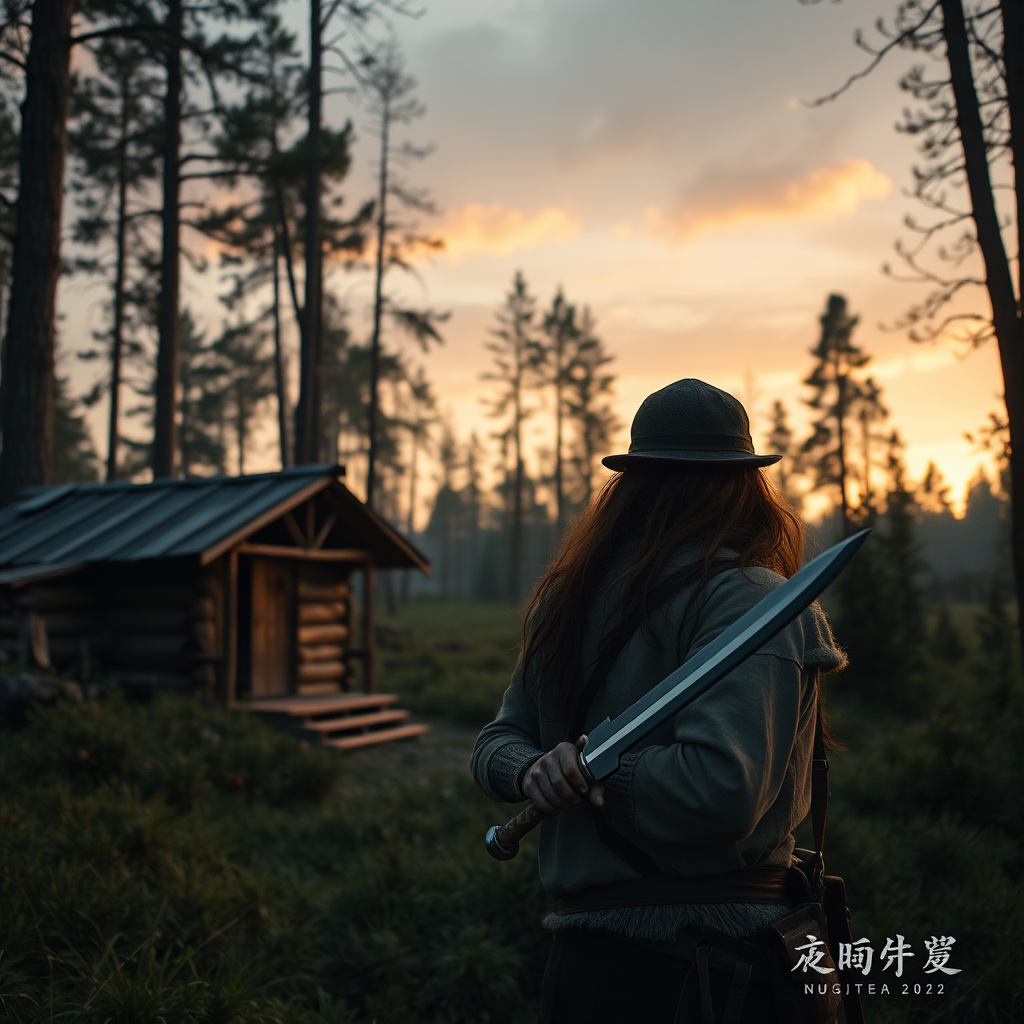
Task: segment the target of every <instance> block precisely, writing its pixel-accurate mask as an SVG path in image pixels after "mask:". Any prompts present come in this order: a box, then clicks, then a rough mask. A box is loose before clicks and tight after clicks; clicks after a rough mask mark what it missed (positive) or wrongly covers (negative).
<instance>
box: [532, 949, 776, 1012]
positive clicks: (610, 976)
mask: <svg viewBox="0 0 1024 1024" xmlns="http://www.w3.org/2000/svg"><path fill="white" fill-rule="evenodd" d="M706 976H707V979H708V981H709V982H710V1003H711V1009H712V1011H713V1014H714V1017H713V1019H714V1021H715V1022H720V1021H722V1019H723V1013H724V1010H725V1008H726V1006H727V1004H728V999H729V991H730V987H731V985H732V978H731V977H730V976H729V975H727V974H724V973H721V972H718V971H710V972H708V974H707V975H706ZM705 995H707V993H706V994H705ZM706 1003H707V999H706V998H705V1004H706ZM701 1017H702V1014H701V992H700V984H699V979H698V977H697V971H696V968H695V966H694V964H693V963H692V962H690V961H688V960H685V959H682V958H680V957H678V956H673V955H671V954H669V953H662V952H660V951H658V950H653V949H649V948H648V947H646V946H641V945H638V944H636V943H633V942H628V941H627V940H625V939H620V938H618V937H617V936H614V935H609V934H606V933H603V932H590V931H583V930H571V931H561V932H556V933H555V941H554V945H553V946H552V949H551V955H550V956H549V958H548V964H547V968H546V970H545V971H544V981H543V983H542V985H541V999H540V1016H539V1018H538V1024H703V1022H702V1020H701ZM705 1019H706V1018H705ZM737 1024H779V1021H778V1017H777V1016H776V1014H775V1009H774V1006H773V1000H772V997H771V992H770V990H769V988H768V987H767V986H766V985H764V984H757V983H755V982H752V983H751V984H750V985H749V987H748V989H747V992H746V998H745V999H744V1001H743V1009H742V1012H741V1015H740V1017H739V1019H738V1022H737Z"/></svg>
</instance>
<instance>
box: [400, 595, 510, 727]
mask: <svg viewBox="0 0 1024 1024" xmlns="http://www.w3.org/2000/svg"><path fill="white" fill-rule="evenodd" d="M520 628H521V617H520V613H519V611H517V610H516V609H512V608H508V607H504V606H500V605H486V604H480V603H476V602H470V601H444V602H431V601H423V602H417V603H415V604H412V605H407V606H406V607H405V608H403V609H402V613H401V619H400V621H399V622H389V623H385V624H384V625H383V626H382V628H381V632H380V639H381V662H382V672H383V676H384V680H385V683H384V685H385V686H386V687H387V689H388V690H389V691H390V692H392V693H398V694H400V695H401V697H402V705H403V707H408V708H410V709H412V710H414V711H418V712H420V713H421V714H434V715H442V716H443V717H445V718H447V719H449V720H451V721H453V722H459V723H462V724H464V725H469V726H473V727H475V728H482V727H483V726H484V725H486V724H487V723H488V722H489V721H491V719H493V718H494V715H495V713H496V712H497V710H498V708H499V707H500V706H501V698H502V695H503V694H504V692H505V690H506V689H507V688H508V684H509V679H510V678H511V675H512V670H513V669H514V668H515V664H516V656H517V647H518V644H519V630H520Z"/></svg>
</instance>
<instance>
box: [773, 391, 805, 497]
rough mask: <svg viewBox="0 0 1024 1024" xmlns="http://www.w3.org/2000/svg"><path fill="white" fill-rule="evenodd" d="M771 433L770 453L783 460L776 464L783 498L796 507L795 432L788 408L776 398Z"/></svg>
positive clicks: (796, 455)
mask: <svg viewBox="0 0 1024 1024" xmlns="http://www.w3.org/2000/svg"><path fill="white" fill-rule="evenodd" d="M770 415H771V431H770V432H769V434H768V443H767V447H768V451H769V452H771V454H772V455H781V456H782V458H781V459H780V460H779V461H778V462H777V463H776V464H775V467H774V471H775V476H776V478H777V479H778V481H779V490H780V491H781V492H782V494H783V496H784V497H785V498H786V499H787V500H788V501H789V502H790V504H792V505H794V506H796V505H797V504H798V501H799V499H798V498H797V496H796V494H795V493H794V492H793V483H792V480H793V475H794V474H795V473H798V472H799V463H798V455H799V453H798V452H797V451H796V446H795V445H794V443H793V431H792V430H791V429H790V426H789V412H788V410H787V409H786V406H785V405H784V404H783V403H782V402H781V401H780V400H779V399H778V398H776V399H775V401H774V402H773V403H772V411H771V414H770Z"/></svg>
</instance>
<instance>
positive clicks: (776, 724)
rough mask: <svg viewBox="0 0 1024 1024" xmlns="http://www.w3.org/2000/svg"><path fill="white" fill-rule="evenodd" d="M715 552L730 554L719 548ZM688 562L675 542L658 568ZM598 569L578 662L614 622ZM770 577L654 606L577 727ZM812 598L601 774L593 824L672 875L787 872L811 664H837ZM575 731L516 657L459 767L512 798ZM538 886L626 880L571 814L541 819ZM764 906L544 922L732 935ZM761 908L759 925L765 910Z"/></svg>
mask: <svg viewBox="0 0 1024 1024" xmlns="http://www.w3.org/2000/svg"><path fill="white" fill-rule="evenodd" d="M722 554H723V555H728V554H730V552H726V551H723V552H722ZM693 557H694V554H693V550H692V549H690V550H689V551H686V550H684V551H682V552H680V553H679V555H678V556H677V557H676V558H673V559H671V560H670V562H669V563H668V564H667V565H666V566H665V568H664V570H663V574H662V575H663V576H665V575H668V574H669V573H670V572H672V571H674V570H675V569H677V568H678V567H679V566H681V565H684V564H685V563H686V562H687V561H688V560H692V558H693ZM624 564H625V561H623V562H622V563H621V564H619V565H617V566H614V567H612V569H610V570H609V573H608V574H607V576H606V578H605V582H604V584H603V585H602V587H601V588H600V590H599V592H598V596H597V599H596V600H595V601H594V602H593V603H592V606H591V608H592V611H591V614H590V616H589V617H588V621H587V628H586V632H585V635H584V642H583V664H585V665H586V664H590V663H592V662H593V661H594V659H595V657H596V651H597V645H598V642H599V641H600V638H601V636H602V635H603V633H604V632H605V629H606V623H608V622H609V621H611V622H614V620H615V618H616V611H615V597H616V595H615V592H614V587H613V586H612V580H614V579H615V577H616V576H617V575H618V574H619V573H620V572H621V571H622V568H623V566H624ZM782 582H783V578H782V577H781V576H779V575H778V574H776V573H774V572H771V571H770V570H767V569H762V568H756V567H755V568H748V569H733V570H729V571H726V572H724V573H721V574H720V575H718V576H715V577H713V578H712V580H711V582H710V583H709V585H708V589H707V593H706V599H705V601H704V603H703V606H702V608H701V610H700V613H699V615H697V616H696V617H695V618H692V619H691V620H690V621H689V622H684V614H685V609H686V607H687V605H688V603H689V601H690V598H691V596H692V588H689V587H688V588H685V589H683V590H681V591H680V592H679V593H677V594H676V595H675V596H674V597H673V598H672V599H671V600H669V601H667V602H666V603H665V604H664V605H663V606H662V607H661V608H660V609H658V610H657V611H655V613H654V615H653V636H650V637H649V636H647V635H645V633H644V631H643V630H642V629H641V630H638V631H637V632H636V633H635V634H634V635H633V637H632V638H631V640H630V641H629V642H628V643H627V644H626V646H625V647H624V648H623V650H622V653H621V654H620V655H619V656H618V658H617V659H616V661H615V663H614V664H613V665H612V668H611V670H610V671H609V673H608V677H607V679H606V681H605V683H604V684H603V685H602V687H601V688H600V689H599V690H598V692H597V694H596V695H595V698H594V701H593V704H592V705H591V707H590V710H589V712H588V714H587V716H586V718H585V723H584V731H587V730H588V729H591V728H593V727H594V725H596V724H597V723H598V722H600V721H601V720H603V719H604V718H605V717H606V716H610V717H612V718H614V717H615V716H616V715H618V714H619V713H620V712H621V711H623V710H624V709H625V708H627V707H628V706H629V705H630V704H631V703H632V702H633V701H635V700H636V699H637V698H639V697H641V696H642V695H643V694H644V693H646V692H647V690H649V689H650V688H651V687H652V686H653V685H654V684H656V683H657V682H659V681H660V680H661V679H662V678H664V677H665V676H666V675H668V674H669V673H670V672H671V671H673V670H674V669H675V668H677V667H678V666H679V665H681V664H682V663H683V662H684V661H685V660H686V659H687V658H688V657H690V656H691V655H693V654H695V653H696V652H697V651H699V650H700V649H701V648H702V647H703V646H704V645H705V644H707V643H709V642H710V641H711V640H713V639H714V638H715V637H716V636H718V634H719V633H721V632H722V630H724V629H725V628H726V627H727V626H729V625H730V624H731V623H732V622H734V621H735V620H736V619H737V618H739V616H740V615H742V614H743V613H744V612H745V611H747V610H748V609H749V608H751V607H753V605H755V604H756V603H757V602H758V601H759V600H761V598H763V597H764V596H765V594H767V593H769V592H770V591H771V590H772V589H774V588H775V587H777V586H778V585H779V584H780V583H782ZM844 660H845V659H844V656H843V654H842V652H841V651H840V650H839V649H838V648H837V647H836V645H835V642H834V641H833V639H832V634H831V631H830V630H829V626H828V622H827V620H826V618H825V615H824V613H823V612H822V611H821V609H820V607H818V605H816V604H815V605H813V606H812V607H811V608H808V609H807V610H806V611H805V612H804V613H803V614H802V615H801V616H799V617H798V618H797V619H796V620H795V621H794V622H793V623H792V624H791V625H790V626H788V627H787V628H786V629H784V630H783V631H782V632H781V633H779V634H778V635H777V636H776V637H774V638H773V639H772V640H770V641H769V642H768V643H767V644H766V645H765V646H764V647H762V648H761V649H760V650H759V651H758V652H757V653H755V654H754V655H752V656H751V657H750V658H748V659H747V660H746V661H745V662H744V663H743V664H742V665H741V666H740V667H739V668H737V669H736V670H735V671H734V672H732V673H731V674H730V675H729V676H727V677H726V678H725V679H723V680H721V681H720V682H719V683H717V684H716V685H715V686H713V687H712V688H711V689H710V690H709V691H708V692H707V693H706V694H704V695H703V696H702V697H701V698H700V699H699V700H697V701H695V702H694V703H693V704H692V705H690V706H689V707H687V708H684V709H683V710H682V711H680V712H679V713H678V714H677V715H676V716H675V718H674V720H672V721H669V722H665V723H664V724H662V725H661V726H660V727H659V728H658V729H657V730H655V731H654V732H653V733H651V734H650V735H649V736H648V737H647V738H645V739H644V740H642V741H641V742H640V743H638V744H637V745H636V746H635V747H633V748H632V749H631V750H630V751H629V752H628V753H627V754H625V755H624V756H623V758H622V763H621V767H620V769H619V771H618V772H616V773H615V774H614V775H612V776H611V777H610V778H608V779H607V780H605V786H606V793H605V806H604V809H603V813H604V815H605V819H606V821H607V822H608V823H609V824H610V825H611V826H612V827H613V828H615V829H616V830H618V831H619V832H620V833H621V834H622V835H623V836H625V837H626V838H627V839H628V840H630V841H631V842H632V843H633V844H634V845H636V846H638V847H639V848H640V849H642V850H643V851H644V852H645V853H647V854H648V856H649V857H650V858H651V859H652V860H653V861H654V862H655V863H656V864H657V865H658V867H660V868H661V869H662V870H664V871H667V872H669V873H673V874H679V875H681V876H688V877H689V876H700V875H713V874H722V873H725V872H730V871H737V870H739V869H741V868H744V867H750V866H754V865H765V864H778V865H784V866H787V867H788V866H789V865H790V863H791V858H792V853H793V848H794V839H793V830H794V829H795V828H796V826H797V825H798V824H799V823H800V822H801V821H802V820H803V818H804V817H805V816H806V815H807V812H808V810H809V808H810V792H811V746H812V742H813V730H814V721H815V708H814V692H813V686H811V685H809V684H810V681H811V679H812V678H813V674H814V673H813V670H815V669H820V670H821V671H823V672H827V671H830V670H832V669H837V668H840V667H841V666H842V665H843V664H844ZM570 739H571V740H575V739H576V737H570V736H568V735H567V733H566V727H565V725H564V724H563V723H561V722H560V721H558V720H556V719H555V717H554V715H553V714H551V712H550V710H549V706H548V705H547V704H546V702H545V700H544V698H543V696H542V697H541V700H540V706H539V707H537V706H534V705H533V704H531V703H530V701H529V700H528V699H527V698H526V696H525V694H524V692H523V687H522V663H521V661H520V663H519V665H517V667H516V670H515V672H514V673H513V676H512V682H511V685H510V686H509V688H508V689H507V690H506V691H505V696H504V699H503V701H502V706H501V711H500V712H499V713H498V717H497V718H496V719H495V720H494V721H493V722H491V723H490V725H487V726H485V727H484V729H483V731H482V732H481V733H480V736H479V737H478V739H477V742H476V747H475V749H474V751H473V755H472V758H471V761H470V768H471V771H472V773H473V776H474V778H475V779H476V781H477V783H478V785H479V786H480V787H481V788H482V789H483V790H484V792H485V793H487V794H488V796H490V797H491V798H492V799H495V800H502V801H507V802H515V801H518V800H522V799H524V797H523V793H522V789H521V788H520V787H521V782H522V778H523V776H524V774H525V772H526V769H527V768H529V766H530V765H531V764H532V763H533V762H534V761H535V760H536V759H537V758H538V757H539V756H541V754H542V753H544V752H545V751H548V750H550V749H551V748H552V747H554V746H555V745H556V744H558V743H560V742H562V741H563V740H570ZM539 857H540V874H541V881H542V883H543V885H544V887H545V889H546V890H547V891H548V893H549V894H551V895H552V896H559V895H562V894H564V893H571V892H577V891H579V890H581V889H586V888H588V887H589V886H592V885H602V884H606V883H609V882H616V881H620V880H624V879H632V878H637V877H639V876H638V875H637V873H636V872H635V871H634V870H633V869H632V868H631V867H630V866H629V865H628V864H626V863H625V862H623V861H622V860H621V859H620V858H619V857H618V856H617V855H616V854H615V853H613V852H612V851H611V850H610V849H609V848H608V847H607V846H606V845H605V844H604V843H603V842H602V841H601V840H600V839H599V838H598V835H597V832H596V830H595V828H594V825H593V822H592V820H591V818H590V814H589V812H588V810H587V809H586V808H585V807H583V806H582V805H578V806H576V807H573V808H572V809H570V810H568V811H565V812H563V813H562V814H559V815H557V816H555V817H553V818H550V819H548V820H546V821H544V822H543V823H542V825H541V826H540V853H539ZM773 910H775V908H765V907H763V906H761V907H753V906H750V907H748V906H746V905H737V904H734V905H730V906H728V907H726V906H721V907H717V908H710V909H708V908H706V907H705V910H704V912H702V911H701V910H700V908H696V909H695V908H692V907H671V908H668V907H662V908H636V909H635V910H634V911H633V912H629V911H627V912H605V911H602V912H592V913H590V914H587V915H574V916H573V918H571V919H567V918H555V917H554V916H552V917H549V918H548V919H546V921H545V923H546V924H547V925H548V926H549V927H555V928H557V927H566V926H573V927H580V926H582V927H603V928H611V929H612V930H615V931H619V932H622V933H623V934H627V935H634V936H635V937H638V938H672V937H674V934H675V931H676V930H678V928H679V927H682V926H684V925H690V924H694V923H709V924H713V925H715V926H716V927H719V928H722V929H723V930H725V931H728V932H731V933H732V934H744V933H746V932H749V931H751V930H755V929H756V928H757V927H761V926H763V925H764V924H766V923H768V921H770V920H773V919H774V918H776V917H779V916H781V915H780V914H779V913H778V912H777V911H776V912H774V913H772V911H773ZM766 911H767V912H769V914H771V916H770V917H769V918H768V919H765V913H766Z"/></svg>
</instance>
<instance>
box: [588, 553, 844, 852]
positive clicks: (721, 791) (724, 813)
mask: <svg viewBox="0 0 1024 1024" xmlns="http://www.w3.org/2000/svg"><path fill="white" fill-rule="evenodd" d="M781 582H782V578H781V577H779V576H776V575H775V574H774V573H769V572H768V571H767V570H743V571H735V572H731V573H728V574H727V575H725V576H724V577H722V578H720V581H718V582H717V585H714V586H713V589H712V591H711V592H710V594H709V597H708V600H707V602H706V603H705V605H704V607H703V609H702V611H701V613H700V615H699V617H698V620H697V623H696V626H695V629H694V632H693V640H692V641H691V643H690V644H689V645H688V650H687V647H686V645H683V646H682V649H683V650H684V651H685V652H686V653H687V655H688V656H692V655H694V654H696V653H697V652H698V651H699V650H700V649H701V648H703V647H704V646H706V645H707V644H708V643H710V642H711V641H712V640H714V639H715V637H717V636H718V635H719V634H720V633H721V632H722V631H723V630H724V629H725V628H726V627H727V626H729V625H730V624H731V623H732V622H734V621H735V620H736V619H737V618H738V617H739V616H740V615H742V614H743V613H744V612H745V611H747V610H748V609H749V608H751V607H753V605H754V604H756V603H757V602H758V601H759V600H760V599H761V598H762V597H764V596H765V594H766V593H767V592H770V590H771V589H774V587H775V586H778V585H779V584H780V583H781ZM812 652H813V653H812ZM841 658H842V655H841V652H839V651H838V650H837V649H836V648H835V646H834V644H833V643H832V640H831V634H830V633H829V632H828V625H827V623H826V622H825V620H824V616H823V615H822V614H821V612H820V610H818V609H815V608H811V609H808V610H807V611H806V612H804V613H803V615H802V616H801V617H800V618H798V619H797V620H795V621H794V622H793V623H792V624H791V625H790V626H788V627H787V628H786V629H785V630H783V631H782V632H781V633H780V634H778V635H777V636H776V637H774V638H773V639H772V640H770V641H769V642H768V643H767V644H766V645H765V646H764V647H762V648H761V649H760V650H759V651H758V652H757V653H756V654H754V655H752V656H751V657H750V658H748V659H747V660H746V661H745V662H743V664H742V665H740V666H739V667H738V668H737V669H735V670H734V671H733V672H732V673H730V674H729V675H728V676H726V677H725V678H724V679H722V680H721V681H720V682H718V683H716V684H715V686H713V687H712V688H711V689H710V690H708V691H707V692H706V693H705V694H704V695H703V696H702V697H701V698H700V699H699V700H697V701H695V702H694V703H693V704H691V705H689V706H688V707H686V708H684V709H683V710H682V711H680V712H679V713H678V714H677V715H676V718H675V721H674V723H673V731H674V742H672V743H670V744H668V745H661V746H659V745H652V746H649V747H647V748H646V749H643V750H641V751H639V752H633V753H630V754H627V755H626V756H625V757H624V758H623V759H622V765H621V767H620V769H619V771H618V772H616V773H615V775H613V776H611V777H610V778H609V779H608V780H606V800H605V807H606V811H605V814H606V816H607V819H608V821H609V823H610V824H612V826H613V827H615V828H616V829H618V830H619V831H620V832H621V833H622V834H623V835H624V836H626V837H627V838H629V839H631V840H632V841H634V842H639V843H640V844H667V845H673V846H678V845H684V846H685V845H691V844H693V845H704V844H710V843H730V842H736V841H739V840H741V839H744V838H745V837H747V836H749V835H750V834H751V833H752V832H753V831H754V829H755V827H756V825H757V823H758V822H759V821H760V819H761V818H762V817H763V816H764V814H765V813H766V811H767V810H768V809H769V808H770V807H771V805H772V804H773V803H774V801H775V799H776V798H777V797H778V795H779V792H780V790H781V788H782V785H783V782H784V780H785V776H786V772H787V769H788V767H789V763H790V758H791V756H792V753H793V748H794V744H795V743H796V738H797V732H798V727H799V724H800V717H801V708H802V700H803V697H804V694H803V678H804V673H803V668H804V667H805V665H806V666H810V665H812V664H813V665H816V666H817V667H820V668H823V669H825V670H826V671H827V670H829V669H830V668H835V667H839V665H840V664H841Z"/></svg>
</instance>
